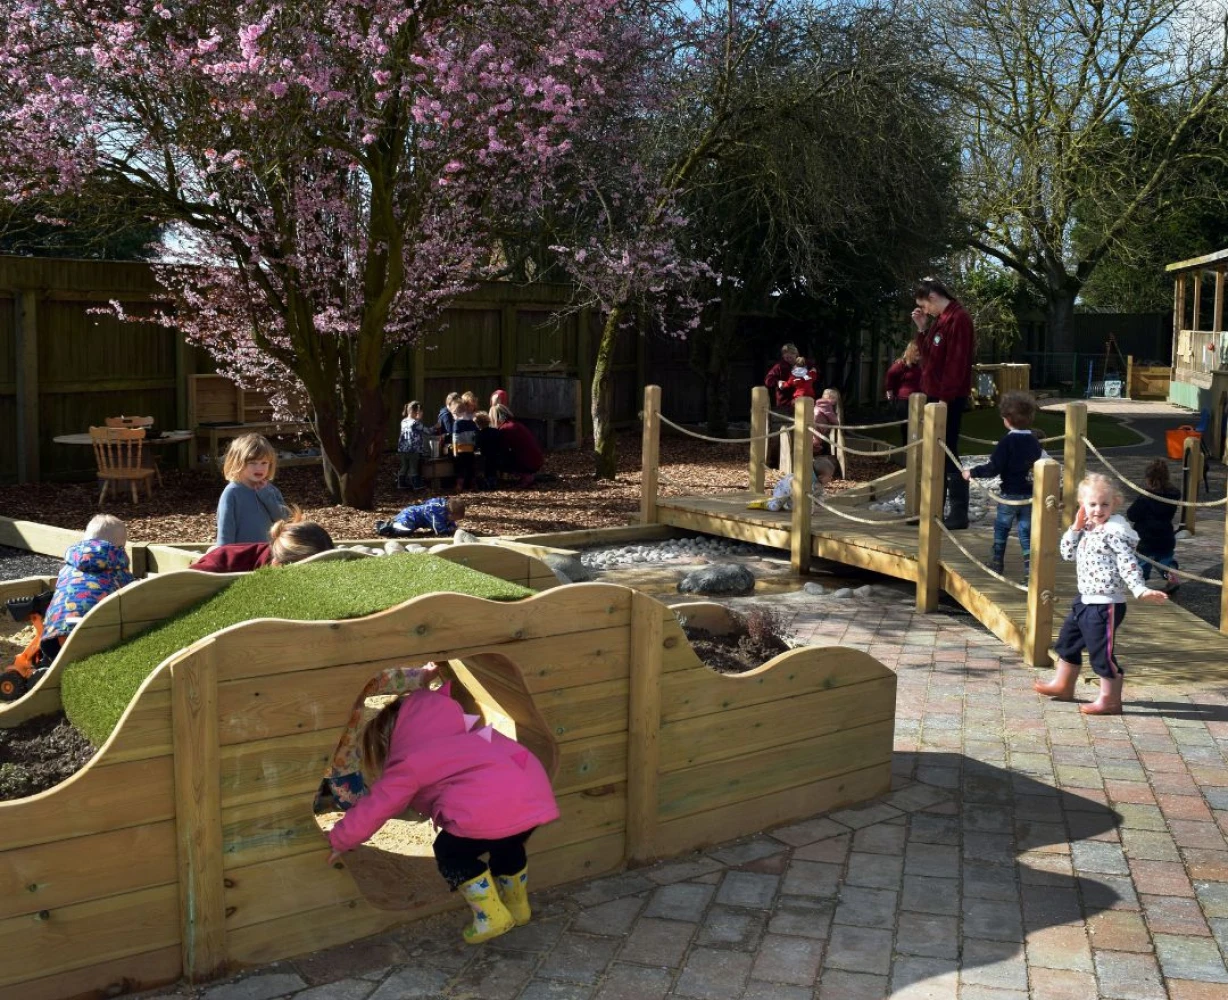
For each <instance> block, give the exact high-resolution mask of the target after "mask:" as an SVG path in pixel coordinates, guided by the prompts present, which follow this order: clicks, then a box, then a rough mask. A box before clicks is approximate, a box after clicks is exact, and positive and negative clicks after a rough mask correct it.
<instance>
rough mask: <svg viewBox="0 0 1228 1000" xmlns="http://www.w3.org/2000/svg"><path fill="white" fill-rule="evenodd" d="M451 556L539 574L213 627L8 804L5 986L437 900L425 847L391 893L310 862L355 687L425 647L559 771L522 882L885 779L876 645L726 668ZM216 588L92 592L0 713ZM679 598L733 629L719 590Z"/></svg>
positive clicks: (713, 624)
mask: <svg viewBox="0 0 1228 1000" xmlns="http://www.w3.org/2000/svg"><path fill="white" fill-rule="evenodd" d="M445 557H447V558H453V559H455V560H457V561H463V562H467V563H468V565H470V566H471V567H472V568H474V569H477V570H480V571H482V572H486V573H490V574H492V575H496V576H499V577H502V578H504V579H507V580H510V581H513V582H518V583H522V584H525V585H526V586H528V587H530V588H531V589H534V590H539V591H541V592H540V593H537V594H535V595H534V596H532V597H529V598H525V599H523V600H520V601H517V602H513V603H499V602H494V601H486V600H480V599H477V598H473V597H467V596H461V595H456V594H428V595H426V596H423V597H418V598H415V599H413V600H410V601H407V602H405V603H403V604H401V605H398V606H396V607H393V608H390V609H389V610H387V611H384V612H381V613H378V614H374V615H370V616H368V617H365V618H359V619H353V620H348V621H343V622H288V621H279V620H272V619H262V620H254V621H250V622H246V623H243V624H241V625H236V626H232V627H230V628H227V629H224V630H222V631H220V632H217V633H214V634H213V635H210V636H208V637H206V638H204V639H202V640H200V641H199V642H196V643H195V644H193V645H192V646H190V647H188V648H186V649H183V650H181V651H179V652H178V653H176V654H174V655H173V656H171V657H169V658H168V659H167V660H166V661H164V662H163V663H162V664H160V665H159V666H158V667H157V668H156V669H155V670H153V672H152V673H151V674H150V675H149V677H148V679H147V680H146V681H145V683H144V684H143V686H142V687H141V688H140V690H139V691H138V692H137V694H136V696H135V697H134V698H133V699H132V701H131V703H130V705H129V707H128V709H127V711H126V713H125V714H124V716H123V717H122V719H121V721H120V723H119V725H118V726H117V727H116V730H115V732H114V733H113V734H112V735H111V737H110V739H108V740H107V742H106V743H105V744H104V745H103V746H102V747H101V748H100V749H99V751H98V753H97V754H96V755H95V757H94V759H93V760H92V761H91V762H90V763H89V764H88V765H87V766H86V767H85V768H84V769H82V770H81V771H80V772H78V773H77V774H76V775H74V776H73V777H72V778H70V779H69V780H67V781H66V782H64V783H63V784H61V785H59V786H57V787H55V788H52V789H50V790H48V791H46V792H43V793H41V794H38V795H35V796H31V797H29V798H26V799H19V800H15V801H10V802H3V803H0V955H2V956H3V959H2V960H0V1000H64V998H70V997H83V996H91V997H94V996H115V995H117V994H119V993H121V992H124V991H127V990H135V989H140V988H145V987H149V986H153V985H158V984H162V983H166V982H170V981H173V980H175V979H177V978H179V977H180V976H186V977H188V978H189V979H192V980H202V979H207V978H209V977H211V976H215V975H218V974H220V973H222V972H224V971H227V970H230V969H234V968H237V967H241V966H244V965H252V964H257V963H265V962H270V961H273V960H275V959H280V958H285V957H289V956H292V955H297V954H301V953H304V952H308V951H311V950H314V949H319V948H326V947H329V946H332V945H337V944H340V943H343V942H347V941H351V940H354V939H357V938H361V937H363V936H366V935H369V934H373V933H376V932H378V931H380V930H383V929H385V928H388V927H390V926H392V925H394V924H397V923H401V922H405V921H407V920H413V919H417V918H420V917H422V916H425V915H427V914H430V913H434V912H438V911H440V910H443V909H447V908H452V907H455V906H456V905H457V904H456V901H455V897H454V896H450V894H449V893H448V892H447V891H446V886H445V883H444V882H443V881H442V880H441V879H439V878H438V877H437V876H435V874H434V862H433V859H432V858H431V857H430V853H429V850H423V851H419V852H416V853H415V854H413V855H412V856H404V857H397V858H394V859H386V860H390V861H391V863H392V864H393V865H394V867H395V870H396V871H397V872H398V873H399V874H400V876H403V878H404V883H403V884H404V887H405V888H404V891H403V892H401V893H400V895H399V897H398V896H396V894H395V893H394V894H393V897H395V898H389V896H388V894H387V893H385V894H384V895H383V896H381V897H380V898H375V897H374V894H368V895H364V891H363V880H362V879H356V877H355V874H354V873H353V872H351V870H350V869H349V868H346V867H338V868H329V867H327V865H326V864H325V856H326V850H327V846H326V841H325V839H324V837H323V834H322V833H321V830H320V826H319V824H318V822H317V819H316V816H315V815H314V812H313V799H314V796H315V792H316V790H317V788H318V786H319V784H320V780H321V778H322V776H323V774H324V772H325V769H326V768H327V766H328V764H329V762H330V760H331V758H332V755H333V751H334V749H335V748H336V747H337V744H338V740H339V738H340V736H341V734H342V731H343V730H344V728H345V726H346V722H347V720H348V718H349V716H350V714H351V711H352V710H353V708H354V706H355V702H356V699H358V698H360V696H361V694H362V693H363V691H364V688H365V686H366V685H367V684H368V682H370V681H371V680H372V679H373V678H375V677H377V676H379V675H380V674H381V672H383V671H385V670H387V669H389V668H393V667H405V666H410V667H413V666H421V665H422V664H424V663H425V662H427V661H435V662H438V663H440V664H443V665H444V666H443V668H442V669H443V670H445V671H446V672H448V673H449V674H450V675H451V676H452V677H453V678H454V693H457V692H456V688H457V686H458V685H457V683H456V682H459V685H460V686H461V687H463V693H462V694H461V697H462V700H465V701H466V702H468V703H469V704H471V705H474V706H476V707H477V708H478V709H479V710H480V711H481V713H482V714H483V715H484V716H485V719H486V721H487V722H490V723H492V724H496V725H500V726H508V725H509V724H510V726H511V727H512V728H514V730H515V733H516V736H517V737H518V738H519V739H521V740H522V742H524V743H525V745H526V746H528V747H529V748H530V749H531V750H532V751H533V752H534V753H536V754H538V756H539V757H540V758H541V759H542V760H543V763H544V764H545V765H546V766H547V768H548V770H549V771H550V772H551V774H552V777H553V781H554V786H555V791H556V794H557V796H558V800H559V805H560V807H561V810H562V819H561V820H560V821H559V822H557V823H554V824H551V825H549V826H547V827H544V828H543V829H541V830H540V831H538V832H537V834H535V835H534V837H533V839H532V841H530V853H531V854H532V856H533V860H532V866H533V872H534V883H533V887H534V889H541V888H545V887H547V886H549V885H554V884H559V883H564V882H568V881H572V880H575V879H580V878H588V877H591V876H594V875H598V874H601V873H604V872H613V871H617V870H619V869H620V868H622V867H623V866H624V865H626V864H628V863H635V862H642V861H646V860H648V859H651V858H656V857H664V856H669V855H674V854H678V853H681V852H684V851H687V850H690V849H693V848H697V847H700V846H703V845H707V844H711V843H715V842H720V841H724V840H729V839H731V838H735V837H738V836H741V835H744V834H748V833H752V832H755V831H758V830H762V829H764V828H766V827H770V826H773V825H776V824H780V823H785V822H789V821H792V820H795V819H798V818H801V817H806V816H810V815H813V814H814V813H817V812H820V811H822V810H826V809H831V808H835V807H838V806H842V805H846V804H849V803H853V802H858V801H862V800H865V799H868V798H872V797H874V796H876V795H879V794H882V793H883V792H885V791H887V790H888V788H889V784H890V759H891V748H892V731H893V719H894V703H895V685H896V682H895V675H894V674H893V673H892V672H891V671H889V670H887V669H886V668H885V667H883V666H882V665H881V664H879V663H878V662H877V661H876V660H874V659H873V658H872V657H870V656H869V655H867V654H865V653H862V652H858V651H855V650H849V649H839V648H823V649H818V648H809V647H804V648H799V649H794V650H791V651H789V652H787V653H784V654H782V655H780V656H777V657H776V658H775V659H773V660H772V661H770V662H769V663H767V664H765V665H764V666H762V667H760V668H758V669H757V670H754V671H752V672H750V673H747V674H742V675H736V676H725V675H719V674H716V673H713V672H712V671H710V670H709V669H708V668H706V667H704V666H703V665H702V664H700V662H699V661H698V659H697V658H696V656H695V654H694V652H693V650H692V649H691V646H690V644H689V643H688V642H687V640H686V637H685V636H684V634H683V631H682V628H681V626H680V625H679V622H678V620H677V617H676V615H675V612H674V611H673V610H671V609H670V608H668V607H666V606H665V605H664V604H662V603H661V602H659V601H657V600H655V599H653V598H651V597H648V596H646V595H644V594H641V593H638V592H635V591H633V590H630V589H628V588H625V587H618V586H612V585H608V584H575V585H568V586H554V583H555V578H554V577H553V575H552V574H551V573H550V571H549V569H548V568H547V567H546V566H545V565H544V564H543V563H541V562H540V561H539V560H537V559H535V558H534V557H533V556H531V555H528V554H526V553H524V552H520V551H515V550H513V549H508V548H502V547H499V546H493V545H473V546H465V545H457V546H454V547H453V550H452V551H451V552H450V553H448V554H447V555H446V556H445ZM396 558H414V557H412V556H400V557H396ZM287 571H293V568H289V569H288V570H287ZM230 579H231V578H229V577H226V576H211V575H208V574H202V573H194V572H180V573H172V574H169V575H166V576H159V577H151V578H149V579H147V580H144V581H141V582H139V583H137V584H134V585H132V586H131V587H129V588H127V589H126V590H123V591H120V592H118V593H116V594H114V595H112V596H111V597H109V598H107V599H106V600H105V601H103V602H101V603H100V604H99V605H97V606H96V607H95V608H94V609H93V610H92V611H91V612H90V614H89V615H88V616H87V617H86V618H85V619H84V620H83V621H82V623H81V624H80V626H79V627H78V628H77V630H76V631H75V632H74V633H73V635H72V637H71V638H70V640H69V642H68V643H67V644H66V645H65V647H64V650H63V651H62V653H61V655H60V657H59V659H58V660H57V663H56V666H55V668H54V669H53V670H52V671H51V672H50V673H49V674H48V675H47V676H46V677H44V678H43V679H42V680H41V681H40V683H39V684H38V686H37V687H36V688H34V690H32V691H31V693H30V694H28V695H27V696H26V697H25V698H23V699H22V700H21V701H17V702H14V703H12V704H11V705H7V706H0V728H5V727H10V726H13V725H15V724H17V723H19V722H21V721H23V720H24V719H26V718H28V717H30V716H33V715H36V714H40V713H44V712H47V711H51V710H54V709H56V708H58V707H59V676H60V673H61V672H62V671H63V669H64V667H65V666H66V665H67V664H68V663H69V662H71V661H72V660H75V659H79V658H81V657H82V656H84V655H86V654H87V653H89V652H92V651H95V650H98V649H102V648H106V647H108V646H110V645H112V644H113V643H114V642H116V641H117V640H119V639H121V638H124V637H127V636H130V635H133V634H136V633H138V632H140V631H142V630H143V629H146V628H148V627H150V626H151V625H152V624H155V623H157V622H160V621H162V620H163V619H164V618H166V617H167V616H168V615H171V614H173V613H175V612H177V611H179V610H181V609H183V608H185V607H187V606H190V605H191V604H194V603H196V602H197V601H199V600H201V599H202V598H204V597H206V596H208V595H210V594H212V593H215V592H216V591H217V590H219V589H221V588H222V587H225V586H226V585H227V584H228V582H229V581H230ZM543 588H550V589H543ZM10 596H14V595H12V594H10ZM684 613H685V614H686V615H687V617H688V618H689V619H691V620H692V621H693V622H695V623H696V624H702V625H703V627H706V628H709V629H710V630H713V631H721V630H722V629H723V628H726V627H727V613H726V612H725V611H724V610H723V609H721V608H720V607H719V606H717V605H707V604H693V605H687V606H686V608H685V612H684ZM363 850H364V851H368V852H369V851H372V850H373V849H372V848H364V849H363Z"/></svg>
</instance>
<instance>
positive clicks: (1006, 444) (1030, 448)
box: [963, 392, 1045, 578]
mask: <svg viewBox="0 0 1228 1000" xmlns="http://www.w3.org/2000/svg"><path fill="white" fill-rule="evenodd" d="M998 413H999V414H1001V416H1002V424H1003V425H1004V426H1005V427H1006V433H1005V434H1004V435H1003V436H1002V440H1000V441H999V442H998V443H997V445H996V446H995V447H994V450H993V454H992V455H990V456H989V461H988V462H986V463H984V464H983V465H977V466H974V467H973V468H971V469H964V470H963V477H964V480H965V481H967V480H969V479H972V478H973V477H975V478H977V479H992V478H993V477H994V476H1000V477H1001V478H1002V487H1001V495H1002V499H1003V500H1031V498H1032V466H1033V465H1035V464H1036V462H1037V460H1038V459H1040V458H1041V457H1043V456H1044V453H1045V450H1044V448H1042V447H1041V444H1040V441H1038V440H1037V438H1036V435H1035V434H1033V433H1032V424H1033V423H1034V422H1035V420H1036V400H1035V399H1034V398H1033V397H1032V394H1031V393H1028V392H1008V393H1005V394H1003V396H1002V402H1001V403H999V404H998ZM1016 525H1017V526H1018V529H1017V530H1018V532H1019V547H1020V548H1021V549H1022V550H1023V575H1024V577H1025V578H1026V577H1027V575H1028V570H1029V564H1030V561H1031V555H1032V505H1031V503H1027V504H1023V505H1019V504H1008V503H1000V504H998V516H997V517H996V518H994V522H993V555H992V556H991V557H990V560H989V565H990V568H991V569H993V571H994V572H995V573H1001V572H1002V564H1003V561H1004V559H1005V558H1006V542H1007V540H1008V539H1009V538H1010V537H1011V527H1012V526H1016Z"/></svg>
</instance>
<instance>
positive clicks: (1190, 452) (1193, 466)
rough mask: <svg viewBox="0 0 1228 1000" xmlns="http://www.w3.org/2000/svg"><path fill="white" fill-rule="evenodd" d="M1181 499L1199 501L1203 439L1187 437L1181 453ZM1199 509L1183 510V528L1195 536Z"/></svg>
mask: <svg viewBox="0 0 1228 1000" xmlns="http://www.w3.org/2000/svg"><path fill="white" fill-rule="evenodd" d="M1181 471H1182V473H1183V475H1182V477H1181V479H1182V483H1181V499H1182V500H1189V501H1197V500H1198V484H1199V483H1201V482H1202V439H1201V438H1196V437H1187V438H1186V439H1185V443H1184V445H1183V446H1182V452H1181ZM1197 514H1198V508H1197V507H1182V508H1181V527H1183V528H1184V529H1185V530H1186V531H1188V532H1189V533H1190V534H1191V535H1192V534H1194V521H1195V519H1196V516H1197Z"/></svg>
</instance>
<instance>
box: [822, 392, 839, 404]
mask: <svg viewBox="0 0 1228 1000" xmlns="http://www.w3.org/2000/svg"><path fill="white" fill-rule="evenodd" d="M822 398H823V399H827V400H830V401H831V402H833V403H838V402H840V390H839V389H824V390H823V396H822Z"/></svg>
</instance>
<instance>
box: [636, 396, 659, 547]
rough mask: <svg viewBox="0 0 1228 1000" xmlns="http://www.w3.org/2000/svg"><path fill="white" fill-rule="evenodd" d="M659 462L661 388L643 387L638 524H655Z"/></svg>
mask: <svg viewBox="0 0 1228 1000" xmlns="http://www.w3.org/2000/svg"><path fill="white" fill-rule="evenodd" d="M660 460H661V387H660V386H659V385H646V386H644V449H643V452H642V453H641V457H640V467H641V469H642V472H643V478H642V479H641V484H642V485H641V486H640V523H641V524H656V523H657V479H658V474H659V471H660V470H659V468H658V465H659V463H660Z"/></svg>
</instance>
